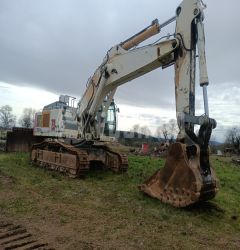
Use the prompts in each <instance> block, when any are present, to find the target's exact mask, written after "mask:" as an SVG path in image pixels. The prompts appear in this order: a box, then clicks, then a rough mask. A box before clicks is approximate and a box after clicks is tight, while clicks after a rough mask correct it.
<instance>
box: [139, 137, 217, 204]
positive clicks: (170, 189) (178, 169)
mask: <svg viewBox="0 0 240 250" xmlns="http://www.w3.org/2000/svg"><path fill="white" fill-rule="evenodd" d="M207 157H208V152H207ZM200 162H201V161H200V148H199V146H198V145H197V144H194V145H191V146H187V145H186V144H182V143H179V142H177V143H174V144H172V145H171V146H170V148H169V154H168V156H167V160H166V163H165V166H164V167H163V169H160V170H158V171H156V172H155V173H154V174H153V175H152V176H151V177H150V178H149V179H148V180H147V181H146V182H144V183H143V184H142V185H141V186H139V189H140V190H141V191H143V192H145V193H146V194H148V195H150V196H152V197H154V198H157V199H159V200H161V201H162V202H164V203H168V204H171V205H172V206H174V207H186V206H189V205H191V204H193V203H196V202H199V201H204V200H209V199H212V198H213V197H214V196H215V195H216V192H217V190H218V189H217V180H216V176H215V173H214V171H213V169H212V168H211V167H210V165H209V170H208V171H205V170H206V169H205V167H206V166H205V167H202V166H200Z"/></svg>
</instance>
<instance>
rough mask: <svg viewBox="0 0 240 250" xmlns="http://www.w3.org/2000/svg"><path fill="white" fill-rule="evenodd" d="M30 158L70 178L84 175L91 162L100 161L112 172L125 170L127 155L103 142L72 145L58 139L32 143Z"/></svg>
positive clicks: (39, 164) (37, 163)
mask: <svg viewBox="0 0 240 250" xmlns="http://www.w3.org/2000/svg"><path fill="white" fill-rule="evenodd" d="M31 160H32V163H34V164H35V165H38V166H40V167H43V168H46V169H51V170H55V171H58V172H62V173H65V174H66V175H68V176H70V177H72V178H76V177H84V176H85V175H86V173H87V172H88V170H89V168H90V165H91V164H93V163H95V164H96V163H101V165H104V166H105V167H106V168H107V169H110V170H112V171H114V172H126V171H127V169H128V159H127V156H126V155H125V154H122V153H119V152H117V151H115V150H113V149H111V147H108V146H107V145H106V144H105V143H97V144H94V143H89V142H87V143H80V144H77V145H75V146H74V145H70V144H67V143H63V142H61V141H58V140H54V141H49V140H46V141H44V142H41V143H38V144H34V145H33V147H32V152H31Z"/></svg>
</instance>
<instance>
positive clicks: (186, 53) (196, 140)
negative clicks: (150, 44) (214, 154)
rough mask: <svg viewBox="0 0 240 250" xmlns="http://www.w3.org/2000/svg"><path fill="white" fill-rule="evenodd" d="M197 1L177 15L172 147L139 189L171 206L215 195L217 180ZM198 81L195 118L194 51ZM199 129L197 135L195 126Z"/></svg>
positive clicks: (187, 3)
mask: <svg viewBox="0 0 240 250" xmlns="http://www.w3.org/2000/svg"><path fill="white" fill-rule="evenodd" d="M203 8H204V6H203V5H202V2H201V1H198V0H194V1H193V0H185V1H183V2H182V3H181V5H180V6H179V7H178V8H177V10H176V32H175V37H176V38H177V39H178V40H179V43H180V46H179V49H178V50H177V53H176V54H175V89H176V92H175V94H176V113H177V120H178V126H179V130H180V131H179V134H178V137H177V142H176V143H174V144H172V145H171V147H170V149H169V154H168V157H167V160H166V163H165V166H164V168H163V169H160V170H158V171H157V172H156V173H155V174H154V175H153V176H151V177H150V178H149V179H148V180H147V181H146V182H145V183H144V184H143V185H141V186H140V187H139V188H140V190H141V191H143V192H145V193H147V194H148V195H150V196H152V197H155V198H158V199H160V200H161V201H163V202H165V203H169V204H171V205H173V206H176V207H185V206H188V205H191V204H193V203H196V202H199V201H203V200H208V199H211V198H213V197H214V196H215V194H216V192H217V190H218V188H217V180H216V176H215V173H214V171H213V169H212V168H211V166H210V162H209V148H208V147H209V140H210V137H211V133H212V129H213V128H215V127H216V121H215V120H214V119H211V118H209V110H208V99H207V85H208V75H207V67H206V58H205V38H204V28H203V22H202V21H203ZM197 48H198V56H199V74H200V75H199V79H200V86H201V87H203V99H204V108H205V110H204V115H202V116H195V71H196V70H195V68H196V50H197ZM195 124H198V125H200V129H199V134H198V135H196V134H195V133H194V125H195Z"/></svg>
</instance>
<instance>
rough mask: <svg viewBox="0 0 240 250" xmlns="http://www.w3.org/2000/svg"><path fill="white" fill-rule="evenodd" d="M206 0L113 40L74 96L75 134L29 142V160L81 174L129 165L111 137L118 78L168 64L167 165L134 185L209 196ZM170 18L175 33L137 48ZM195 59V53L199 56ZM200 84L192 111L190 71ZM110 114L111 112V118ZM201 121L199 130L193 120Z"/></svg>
mask: <svg viewBox="0 0 240 250" xmlns="http://www.w3.org/2000/svg"><path fill="white" fill-rule="evenodd" d="M205 7H206V6H205V5H204V4H203V2H202V1H201V0H183V1H182V3H181V4H180V5H179V6H178V7H177V9H176V13H175V15H174V16H173V17H172V18H170V19H169V20H167V21H166V22H164V23H162V24H159V22H158V20H154V21H153V22H152V23H151V25H149V26H148V27H146V28H145V29H143V30H142V31H140V32H138V33H137V34H135V35H134V36H132V37H130V38H129V39H127V40H125V41H123V42H121V43H119V44H117V45H116V46H114V47H112V48H111V49H110V50H109V51H108V52H107V54H106V56H105V58H104V60H103V62H102V64H101V65H100V66H99V67H98V68H97V70H96V71H95V73H94V74H93V76H92V77H91V78H90V79H89V81H88V83H87V88H86V91H85V93H84V94H83V96H82V98H81V100H80V101H79V103H78V107H77V111H76V117H77V127H78V136H77V137H78V138H77V139H73V138H71V139H69V138H65V139H61V140H60V139H58V140H56V139H55V140H49V139H48V140H45V141H44V142H42V143H40V144H35V145H34V146H33V149H32V161H33V162H34V163H36V164H38V165H40V166H43V167H47V168H53V169H56V170H59V171H62V172H66V173H68V174H69V175H71V176H73V177H77V176H82V175H84V174H85V173H86V171H87V170H88V169H89V166H90V165H91V164H94V163H98V164H99V163H101V164H102V165H104V166H105V167H107V168H109V169H112V170H114V171H127V168H128V160H127V156H126V155H125V154H122V153H120V152H118V146H117V143H116V142H115V140H114V132H115V125H116V123H115V120H114V119H115V117H116V116H115V111H116V110H115V105H114V104H113V97H114V94H115V92H116V90H117V88H118V87H119V86H120V85H123V84H125V83H127V82H129V81H131V80H133V79H135V78H138V77H140V76H142V75H144V74H147V73H149V72H150V71H153V70H155V69H158V68H163V69H164V68H166V67H169V66H171V65H174V68H175V97H176V116H177V122H178V127H179V133H178V136H177V140H176V142H175V143H173V144H172V145H171V146H170V149H169V153H168V156H167V159H166V163H165V166H164V167H163V168H162V169H160V170H158V171H157V172H156V173H154V174H153V175H152V176H151V177H150V178H149V179H148V180H147V181H145V183H143V184H142V185H140V186H139V189H140V191H142V192H144V193H146V194H148V195H150V196H152V197H154V198H157V199H159V200H161V201H162V202H164V203H168V204H171V205H173V206H175V207H186V206H189V205H191V204H194V203H196V202H199V201H204V200H209V199H211V198H213V197H214V196H215V195H216V193H217V190H218V186H217V179H216V176H215V173H214V170H213V169H212V167H211V165H210V162H209V140H210V136H211V133H212V130H213V129H214V128H215V127H216V121H215V120H214V119H212V118H210V117H209V108H208V98H207V86H208V84H209V80H208V74H207V66H206V58H205V37H204V25H203V20H204V13H203V10H204V9H205ZM172 22H175V23H176V26H175V32H174V34H173V35H172V36H171V37H168V38H166V39H165V40H161V39H160V40H158V41H156V42H155V43H152V44H148V45H145V46H142V47H139V44H140V43H141V42H143V41H145V40H146V39H148V38H150V37H152V36H154V35H157V34H158V33H159V32H160V30H161V29H162V28H164V27H165V26H166V25H168V24H169V23H172ZM197 58H198V60H197ZM197 61H198V66H199V81H200V86H201V87H202V89H203V102H204V115H202V116H196V115H195V75H196V63H197ZM112 118H113V119H112ZM195 125H199V126H200V129H199V133H198V135H196V134H195V132H194V126H195Z"/></svg>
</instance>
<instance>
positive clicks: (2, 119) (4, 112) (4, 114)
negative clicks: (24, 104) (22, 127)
mask: <svg viewBox="0 0 240 250" xmlns="http://www.w3.org/2000/svg"><path fill="white" fill-rule="evenodd" d="M15 123H16V116H15V115H13V114H12V107H11V106H9V105H4V106H2V107H1V108H0V126H1V127H3V128H5V129H9V128H11V127H13V126H15Z"/></svg>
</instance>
